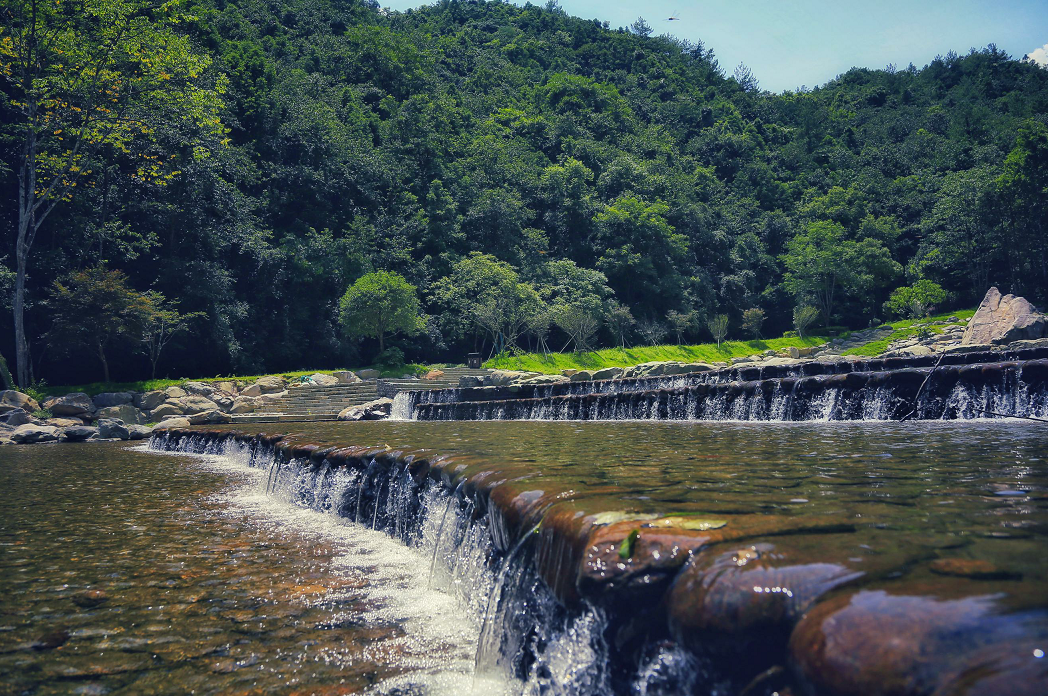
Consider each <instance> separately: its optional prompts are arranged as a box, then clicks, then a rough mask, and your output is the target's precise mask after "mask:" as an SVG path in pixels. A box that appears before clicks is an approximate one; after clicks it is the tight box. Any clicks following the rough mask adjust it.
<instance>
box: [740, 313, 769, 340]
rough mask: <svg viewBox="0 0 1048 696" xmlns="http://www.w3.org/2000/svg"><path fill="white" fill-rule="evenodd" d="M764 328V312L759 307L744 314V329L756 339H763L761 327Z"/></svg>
mask: <svg viewBox="0 0 1048 696" xmlns="http://www.w3.org/2000/svg"><path fill="white" fill-rule="evenodd" d="M762 326H764V310H763V309H760V308H758V307H754V308H752V309H747V310H746V311H745V312H743V313H742V329H743V331H745V332H746V333H748V334H750V335H752V336H753V337H754V338H755V339H756V338H760V337H761V327H762Z"/></svg>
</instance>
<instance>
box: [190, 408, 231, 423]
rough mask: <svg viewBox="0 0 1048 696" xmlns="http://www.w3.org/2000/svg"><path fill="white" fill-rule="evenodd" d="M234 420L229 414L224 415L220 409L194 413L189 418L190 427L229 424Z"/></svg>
mask: <svg viewBox="0 0 1048 696" xmlns="http://www.w3.org/2000/svg"><path fill="white" fill-rule="evenodd" d="M231 421H232V419H231V418H230V417H229V414H228V413H222V412H221V411H219V410H218V409H213V410H211V411H203V412H201V413H194V414H191V415H190V416H189V423H190V425H213V424H216V423H229V422H231Z"/></svg>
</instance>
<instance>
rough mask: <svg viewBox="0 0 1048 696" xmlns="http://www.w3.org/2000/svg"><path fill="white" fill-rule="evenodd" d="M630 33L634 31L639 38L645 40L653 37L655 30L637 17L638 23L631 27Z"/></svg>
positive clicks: (641, 18)
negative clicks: (641, 37)
mask: <svg viewBox="0 0 1048 696" xmlns="http://www.w3.org/2000/svg"><path fill="white" fill-rule="evenodd" d="M630 31H632V32H633V33H634V34H636V35H637V36H643V37H644V38H647V37H649V36H651V33H652V31H654V30H653V29H652V28H651V25H650V24H648V23H647V22H646V21H644V18H643V17H637V21H635V22H634V23H633V24H631V25H630Z"/></svg>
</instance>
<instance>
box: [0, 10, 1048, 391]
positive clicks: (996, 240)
mask: <svg viewBox="0 0 1048 696" xmlns="http://www.w3.org/2000/svg"><path fill="white" fill-rule="evenodd" d="M80 1H85V0H80ZM16 4H21V5H24V3H15V2H14V0H4V7H5V9H4V12H5V16H7V15H8V14H9V13H10V12H12V11H13V10H12V9H11V8H12V7H14V6H15V5H16ZM72 4H73V5H76V4H77V2H75V1H74V2H73V3H72ZM140 4H144V5H147V6H148V5H150V4H151V3H140ZM155 4H159V3H155ZM185 9H186V13H185V15H184V16H183V17H182V19H181V21H180V22H179V23H178V24H177V30H178V32H180V33H181V35H184V36H186V37H188V39H190V40H191V43H192V47H193V50H194V51H196V52H197V53H199V54H200V55H204V56H207V57H209V58H210V60H209V61H203V62H201V63H200V65H199V70H196V71H195V72H193V78H194V79H204V80H208V81H209V82H208V84H210V85H211V86H212V88H213V92H214V94H219V95H220V103H216V104H211V107H213V108H216V109H217V110H218V114H219V119H220V121H221V127H213V128H203V127H201V124H202V123H204V119H201V120H200V123H197V124H196V125H195V126H193V127H191V126H189V125H185V124H183V123H180V122H178V121H175V122H171V123H166V122H165V123H164V124H160V125H158V126H156V128H154V129H153V133H152V137H151V139H150V140H149V142H148V143H146V144H141V145H139V144H137V141H135V140H134V139H131V138H129V139H127V140H126V141H121V142H120V143H119V146H111V145H107V146H105V147H100V148H98V149H97V151H94V154H93V155H92V157H93V159H92V160H91V161H90V162H87V163H81V165H79V166H81V167H87V166H88V165H90V166H91V170H90V174H87V175H85V177H84V178H83V180H82V184H83V185H81V186H80V187H79V188H78V189H77V190H76V193H75V195H72V194H71V195H69V196H67V197H66V199H65V200H62V201H60V202H59V203H58V204H57V205H56V206H55V207H54V209H53V211H52V212H51V213H50V215H49V216H48V217H47V218H46V220H45V221H44V222H43V223H42V224H41V225H40V233H39V236H38V237H37V238H36V241H35V244H34V246H33V247H32V249H31V252H30V254H29V258H28V261H27V268H28V273H27V278H26V300H25V301H26V306H25V321H26V336H27V340H28V342H29V346H30V350H31V354H32V359H33V362H32V366H33V373H34V375H35V377H36V378H37V379H39V378H46V379H47V380H48V381H50V382H52V383H56V382H62V381H67V382H68V381H81V382H82V381H88V380H90V379H94V378H98V377H99V376H100V375H101V370H102V366H101V365H100V364H99V362H98V361H97V360H96V359H95V356H94V354H93V353H92V351H91V350H90V349H88V348H87V347H79V346H80V344H78V343H75V342H73V343H72V344H70V341H71V340H72V339H69V338H68V337H67V338H63V336H61V335H57V334H56V333H55V331H56V330H55V323H56V321H55V317H56V314H57V315H61V314H62V311H61V308H59V307H56V303H59V302H62V301H63V299H62V298H63V295H62V292H64V293H65V296H64V297H65V298H66V301H67V302H68V301H71V300H70V298H76V297H79V298H83V297H85V296H86V293H83V292H81V291H78V290H77V289H76V287H77V286H76V285H75V282H74V281H75V278H76V277H77V276H71V274H80V275H79V277H80V278H81V279H83V278H86V277H88V276H90V274H91V273H96V275H97V272H98V270H99V267H100V266H104V268H106V269H108V270H110V271H112V270H120V271H122V272H123V276H122V280H121V282H123V283H125V284H126V286H127V287H128V288H131V289H134V290H137V291H139V292H143V293H145V292H147V291H148V292H152V293H161V294H162V295H163V296H164V297H166V299H167V302H169V303H172V304H170V305H169V306H171V307H175V306H177V308H178V310H179V311H181V312H182V313H184V314H185V313H193V312H198V313H200V314H197V315H194V316H192V317H191V318H190V319H189V320H188V326H189V330H186V331H183V332H181V333H178V334H176V335H174V336H173V337H172V338H171V345H170V346H169V347H168V348H167V349H166V350H165V352H164V353H163V355H161V356H159V365H158V376H161V375H168V376H179V375H205V374H225V373H232V372H235V371H239V372H245V373H259V372H263V371H267V370H268V371H277V370H287V369H294V368H300V367H307V366H337V365H352V364H361V363H366V362H369V361H370V360H371V359H372V358H373V357H374V355H375V353H376V352H377V351H378V344H379V340H376V339H375V338H367V337H361V336H360V333H361V332H356V333H357V335H356V336H354V335H353V334H354V332H353V331H350V335H347V334H346V333H345V332H344V331H343V330H342V326H341V323H340V317H341V318H342V319H345V318H346V316H347V314H346V312H347V311H351V310H352V308H348V310H347V307H345V306H343V307H342V308H341V310H340V299H341V298H342V297H343V295H344V294H345V293H346V291H347V289H348V288H350V286H352V285H353V284H354V282H355V281H357V280H358V279H359V278H361V277H362V276H364V275H365V274H368V273H370V272H375V271H389V272H391V273H394V274H399V275H400V276H402V277H403V278H404V279H406V280H407V282H408V283H409V284H410V285H413V286H415V288H417V297H418V306H419V311H420V312H421V317H415V318H417V321H412V322H409V323H411V326H409V327H405V330H403V331H402V332H401V333H400V335H398V336H397V337H396V338H395V339H394V340H393V341H392V344H393V345H395V346H396V347H398V348H399V349H400V350H402V351H403V352H404V353H405V354H406V357H407V358H408V359H414V360H420V359H423V360H428V361H437V360H452V361H461V360H462V358H463V355H464V353H466V352H468V351H470V350H474V349H483V350H484V351H486V352H489V351H490V350H491V349H492V339H495V340H496V341H499V340H502V341H506V340H507V338H506V337H507V336H508V343H509V344H513V343H517V344H519V345H521V346H522V347H527V346H531V347H534V346H535V345H540V344H548V345H549V347H550V348H552V349H554V350H556V349H559V348H561V346H563V345H569V346H570V345H571V344H572V343H574V345H575V346H576V347H580V348H581V347H583V346H587V345H589V344H593V345H615V344H618V343H621V342H634V343H640V342H644V341H646V340H648V341H650V340H653V339H654V340H658V339H659V338H660V337H674V335H675V334H676V337H677V338H679V339H681V340H696V339H701V340H708V337H709V336H710V328H709V327H710V326H711V325H712V324H714V323H715V322H712V321H710V320H711V319H712V318H714V317H717V316H721V315H726V316H727V317H728V328H727V335H728V336H729V337H731V336H736V335H738V336H743V335H745V333H744V314H745V313H746V312H747V310H751V313H750V315H749V317H750V319H752V318H753V316H754V314H753V313H752V310H754V309H760V310H762V311H763V316H764V317H765V320H764V321H763V327H761V322H759V321H758V322H757V330H758V331H761V332H763V334H764V335H766V336H777V335H781V334H782V332H783V331H786V330H789V329H791V328H793V317H794V311H795V309H796V308H798V307H808V306H811V307H815V308H817V309H818V310H820V313H821V317H820V320H819V321H820V323H826V324H833V325H844V326H849V327H853V328H857V327H865V326H867V325H868V324H869V323H870V322H871V321H876V320H884V319H887V318H889V316H887V315H886V314H885V312H886V311H888V308H886V307H885V302H886V300H888V298H889V295H890V294H891V292H892V291H893V290H895V289H896V288H900V287H904V286H912V285H913V284H915V283H918V282H920V281H931V282H933V283H937V284H938V285H940V286H941V287H942V288H943V289H944V290H945V291H946V293H947V296H946V299H945V300H941V298H939V299H940V300H941V301H940V302H939V304H940V305H941V306H940V309H950V308H951V307H960V306H972V305H973V304H974V303H976V302H977V301H978V300H979V299H980V298H981V296H982V293H983V292H984V291H985V290H986V288H987V286H988V285H990V284H997V285H998V286H999V287H1000V288H1001V289H1002V291H1011V292H1017V293H1022V294H1024V295H1026V296H1028V297H1029V298H1031V299H1032V300H1033V301H1035V302H1044V301H1045V300H1048V235H1046V232H1048V229H1046V227H1045V224H1046V220H1048V193H1046V190H1048V189H1046V186H1048V116H1046V114H1048V70H1045V69H1043V68H1040V67H1038V66H1036V65H1034V64H1032V63H1030V62H1024V61H1019V60H1016V59H1014V58H1012V57H1010V56H1008V55H1006V54H1004V53H1002V52H1000V51H999V50H997V49H996V48H995V47H994V46H989V47H987V48H984V49H980V50H971V51H970V52H969V53H967V54H966V55H957V54H954V53H950V54H948V55H946V56H943V57H940V58H936V59H935V60H934V61H932V63H931V64H929V65H927V66H925V67H923V68H917V67H914V66H912V65H911V66H909V67H906V68H901V67H898V68H897V67H893V66H888V68H886V69H883V70H868V69H853V70H851V71H849V72H848V73H846V74H844V75H841V76H839V77H838V78H837V79H835V80H833V81H831V82H830V83H828V84H826V85H823V86H821V87H818V88H815V89H811V90H810V91H799V92H787V93H784V94H770V93H767V92H763V91H761V90H760V88H759V84H758V83H757V81H756V79H755V78H754V76H752V75H751V74H749V73H748V71H746V70H737V71H735V72H734V74H731V73H732V68H728V69H725V66H721V65H719V64H718V62H717V60H716V57H715V53H714V50H713V49H714V48H715V47H710V46H705V45H703V44H701V43H692V42H689V41H683V40H678V39H674V38H672V37H669V36H656V35H654V34H653V33H652V32H651V31H650V29H649V28H648V27H647V26H646V25H645V24H644V23H643V22H638V23H637V24H635V25H634V26H633V27H630V28H621V29H616V28H611V27H609V26H607V25H606V24H602V23H601V22H599V21H595V20H585V19H580V18H575V17H571V16H568V15H567V14H565V13H564V12H563V11H561V10H560V9H559V8H558V7H557V6H556V4H555V3H551V4H550V5H547V6H542V7H539V6H532V5H528V6H524V7H520V6H516V5H512V4H507V3H502V2H479V1H476V0H474V1H465V0H459V1H456V0H444V1H443V2H438V3H436V4H434V5H433V6H431V7H426V8H422V9H420V10H415V11H408V12H404V13H392V12H386V11H383V10H381V9H379V8H378V6H377V5H376V4H374V3H370V2H362V1H359V0H192V1H191V3H190V5H189V6H188V7H186V8H185ZM4 23H5V24H7V21H5V22H4ZM958 48H964V49H966V48H967V47H958ZM8 77H9V78H10V74H9V75H8ZM756 77H757V78H759V75H758V76H756ZM19 90H20V85H19V83H18V82H17V81H16V80H12V79H8V80H7V81H3V96H2V103H0V110H2V112H3V128H4V131H3V134H4V137H3V140H2V142H0V148H2V149H3V162H4V166H3V168H2V171H0V177H2V182H0V185H2V187H3V198H4V201H5V202H4V205H2V206H0V215H2V216H3V219H2V220H0V225H3V229H5V230H8V231H13V230H15V229H16V227H17V226H18V224H19V221H18V210H19V207H18V206H19V204H18V195H19V190H20V189H19V183H18V179H17V170H18V167H17V166H16V165H17V162H18V159H19V157H20V156H21V154H20V153H21V150H20V149H19V148H20V147H21V145H20V142H21V141H20V140H19V138H20V134H21V133H22V130H24V108H23V106H22V104H24V102H25V100H24V95H20V91H19ZM201 104H203V102H201ZM205 106H207V105H206V104H203V106H200V108H201V109H203V108H204V107H205ZM201 113H203V112H201ZM20 129H22V130H20ZM49 135H50V134H49ZM143 162H146V163H147V164H148V167H147V169H148V168H149V167H151V168H152V170H151V171H152V172H153V175H149V174H150V172H149V171H146V172H145V174H144V173H143V167H146V166H147V165H144V164H143ZM16 252H17V250H16V249H15V235H14V234H13V233H12V232H7V231H5V233H4V236H3V241H2V244H0V266H2V268H0V285H3V286H4V287H3V288H2V289H3V291H4V301H5V303H6V305H7V310H6V311H5V312H4V316H3V318H2V319H0V327H2V329H0V337H2V338H0V354H3V355H5V356H7V357H8V362H11V361H12V357H13V355H14V353H15V347H14V340H13V339H12V338H10V337H11V336H12V335H13V332H12V323H11V311H10V302H9V301H8V297H9V296H10V294H11V293H10V292H9V290H10V288H11V287H12V286H13V283H14V271H15V257H16ZM383 277H385V276H383ZM70 278H73V280H70ZM56 280H58V281H61V282H62V285H61V290H56V288H55V286H54V283H55V281H56ZM117 280H120V278H118V279H117ZM71 283H73V284H72V285H70V284H71ZM492 287H498V288H501V290H500V292H504V294H503V295H501V296H500V297H501V298H502V299H500V301H499V303H498V304H499V307H498V309H499V310H500V311H502V312H503V315H500V316H499V317H497V318H492V317H487V316H485V314H484V311H482V309H483V308H480V309H478V308H477V307H475V306H473V305H471V302H472V303H474V304H475V301H476V300H477V299H478V298H481V297H484V296H490V294H489V295H485V293H487V292H488V289H490V288H492ZM70 288H72V289H70ZM506 293H508V294H506ZM505 298H509V299H508V300H507V299H505ZM507 302H508V303H509V304H511V305H513V307H510V309H511V310H514V311H516V310H517V309H519V312H517V314H515V315H513V316H510V317H507V316H506V315H505V312H506V311H508V310H507V307H506V306H505V305H506V303H507ZM518 305H519V307H518ZM77 311H86V310H82V309H81V310H77ZM66 314H68V312H66ZM511 314H512V312H511ZM68 319H69V318H68V317H66V319H65V323H64V324H63V325H68V324H69V321H68ZM84 321H85V322H86V321H89V319H85V320H84ZM746 321H750V320H749V319H747V320H746ZM500 322H501V324H500ZM74 323H75V322H74ZM496 325H497V326H496ZM492 326H496V330H491V328H492ZM500 326H501V328H499V327H500ZM747 326H749V327H750V328H752V322H751V324H748V325H747ZM365 336H366V334H365ZM119 339H120V337H119V336H116V337H114V338H113V341H112V345H110V346H109V347H108V350H109V358H108V364H109V367H111V369H112V372H113V378H123V379H130V378H137V377H141V376H144V375H148V374H149V372H150V367H151V366H150V355H149V354H148V351H147V350H144V349H143V346H142V344H141V343H140V342H136V341H133V340H119ZM390 343H391V342H390V341H386V344H387V345H388V344H390ZM85 345H86V344H85ZM384 347H385V346H384ZM496 347H498V348H503V347H512V345H509V346H501V345H499V346H496ZM67 349H68V350H67Z"/></svg>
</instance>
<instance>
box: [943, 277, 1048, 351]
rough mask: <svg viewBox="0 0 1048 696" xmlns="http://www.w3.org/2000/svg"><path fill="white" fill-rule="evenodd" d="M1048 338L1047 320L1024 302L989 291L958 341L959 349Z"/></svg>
mask: <svg viewBox="0 0 1048 696" xmlns="http://www.w3.org/2000/svg"><path fill="white" fill-rule="evenodd" d="M1045 336H1048V319H1046V318H1045V316H1044V315H1043V314H1041V313H1040V312H1038V311H1037V309H1036V308H1035V307H1034V306H1033V305H1032V304H1030V303H1029V302H1028V301H1027V300H1026V298H1023V297H1017V296H1016V295H1004V296H1003V297H1002V296H1001V291H1000V290H998V289H997V288H990V289H989V290H987V291H986V296H985V297H983V300H982V302H981V303H979V309H977V310H976V311H975V316H973V317H972V318H971V321H969V322H968V328H967V329H966V330H965V332H964V336H963V337H962V338H961V344H962V345H966V346H967V345H984V344H992V345H1002V344H1007V343H1012V342H1013V341H1023V340H1036V339H1039V338H1044V337H1045Z"/></svg>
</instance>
